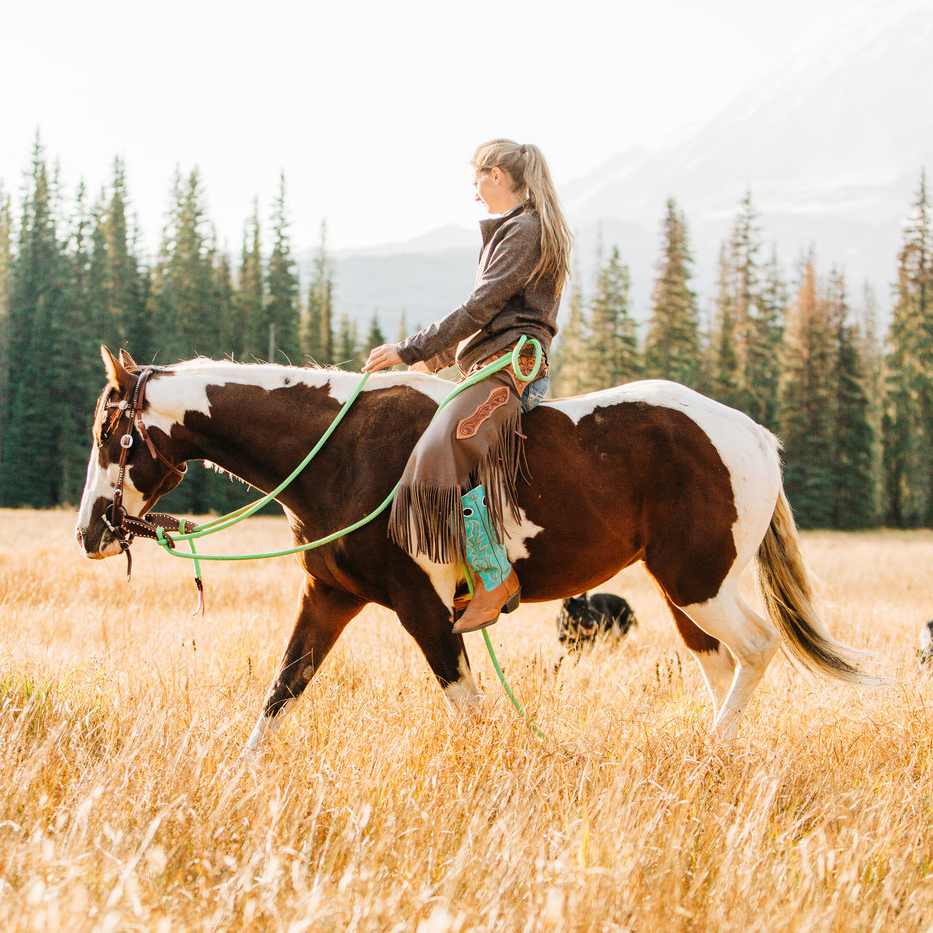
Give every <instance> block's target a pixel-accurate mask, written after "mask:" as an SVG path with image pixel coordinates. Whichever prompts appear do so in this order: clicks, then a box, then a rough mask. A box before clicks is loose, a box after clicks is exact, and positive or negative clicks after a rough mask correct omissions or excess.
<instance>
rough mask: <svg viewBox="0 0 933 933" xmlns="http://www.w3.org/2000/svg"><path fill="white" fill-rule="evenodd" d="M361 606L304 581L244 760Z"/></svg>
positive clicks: (276, 725) (314, 582) (355, 600)
mask: <svg viewBox="0 0 933 933" xmlns="http://www.w3.org/2000/svg"><path fill="white" fill-rule="evenodd" d="M364 605H366V604H365V602H364V601H363V600H361V599H359V598H357V597H356V596H351V595H350V594H349V593H344V592H341V591H340V590H335V589H332V588H331V587H329V586H326V585H324V584H322V583H320V582H319V581H317V580H315V579H314V578H313V577H309V578H308V580H307V581H306V583H305V585H304V587H303V589H302V591H301V596H300V598H299V600H298V618H297V619H296V620H295V628H294V630H293V631H292V636H291V638H290V639H289V640H288V646H287V647H286V649H285V656H284V657H283V658H282V663H281V664H280V665H279V673H278V675H277V677H276V678H275V680H274V681H273V683H272V686H271V687H270V688H269V693H268V695H267V696H266V701H265V703H264V704H263V710H262V713H261V714H260V716H259V719H258V721H257V722H256V725H255V727H254V728H253V731H252V734H251V735H250V737H249V741H247V743H246V748H245V749H244V751H243V755H244V757H246V756H252V755H254V754H255V753H256V752H258V751H259V749H260V747H261V745H262V744H263V742H264V741H266V740H267V739H268V738H270V737H271V736H272V735H274V734H275V732H276V731H277V730H278V728H279V726H280V725H281V724H282V720H283V719H284V717H285V714H286V713H287V712H288V711H289V709H291V707H292V706H293V705H294V703H295V701H296V700H297V699H298V697H299V696H300V695H301V691H302V690H304V688H305V687H307V685H308V683H309V682H310V680H311V678H312V677H313V676H314V674H315V672H316V671H317V669H318V668H319V667H320V666H321V663H322V662H323V660H324V658H325V657H327V653H328V651H330V649H331V648H333V646H334V642H336V641H337V638H338V637H339V636H340V633H341V632H342V631H343V630H344V629H345V628H346V626H347V623H348V622H349V621H350V620H351V619H352V618H353V617H354V616H355V615H356V614H357V613H358V612H359V611H360V610H361V609H362V608H363V606H364Z"/></svg>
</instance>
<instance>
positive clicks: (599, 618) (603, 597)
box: [557, 593, 637, 651]
mask: <svg viewBox="0 0 933 933" xmlns="http://www.w3.org/2000/svg"><path fill="white" fill-rule="evenodd" d="M636 622H637V620H636V619H635V613H634V612H633V611H632V607H631V606H630V605H629V604H628V602H626V600H624V599H623V598H622V597H621V596H615V595H614V594H612V593H594V594H593V595H592V596H587V594H586V593H581V594H580V595H579V596H571V597H569V598H568V599H565V600H564V601H563V603H562V604H561V608H560V614H559V615H558V617H557V637H558V639H559V640H560V643H561V644H562V645H563V646H564V647H565V648H567V649H568V650H569V651H577V650H579V649H580V648H582V647H583V645H585V644H588V643H589V642H591V641H593V640H594V639H595V638H596V636H597V635H599V634H600V633H602V632H605V633H607V634H608V633H611V634H613V635H615V636H616V637H617V638H621V637H622V636H623V635H625V634H626V633H627V632H628V630H629V629H630V628H631V627H632V626H633V625H635V624H636Z"/></svg>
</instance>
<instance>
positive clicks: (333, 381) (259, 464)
mask: <svg viewBox="0 0 933 933" xmlns="http://www.w3.org/2000/svg"><path fill="white" fill-rule="evenodd" d="M358 380H359V377H358V376H355V375H354V374H353V373H341V372H335V371H330V370H318V369H299V368H297V367H290V366H275V365H270V364H262V365H248V364H237V363H224V362H215V361H207V360H204V361H201V360H193V361H191V362H189V363H181V364H179V365H178V366H176V367H174V368H173V369H172V373H171V376H169V377H167V378H164V379H159V380H155V381H153V382H152V384H151V389H150V394H149V400H150V411H149V418H148V420H150V421H151V423H152V424H153V425H154V426H156V427H160V428H162V429H163V430H164V431H166V433H168V434H172V433H173V432H172V428H173V427H174V426H175V425H181V426H183V427H182V429H181V432H180V434H181V437H182V438H183V443H182V447H183V454H184V457H185V459H205V460H210V461H211V462H213V463H215V464H217V466H219V467H222V468H223V469H225V470H229V471H230V472H233V473H236V474H237V475H238V476H241V477H242V478H243V479H245V480H247V482H250V483H254V484H256V485H263V484H264V483H266V482H268V481H269V480H270V479H272V480H273V481H274V480H275V474H277V473H279V472H280V471H281V466H280V464H282V463H287V461H288V460H289V459H290V458H291V457H292V456H293V454H294V452H295V451H297V450H302V449H310V446H312V445H313V444H314V443H315V441H316V440H317V439H318V438H319V437H320V436H321V434H322V433H323V432H324V431H325V430H326V428H327V426H328V425H329V424H330V422H331V421H332V420H333V417H334V414H335V412H336V410H337V408H338V407H339V404H338V403H339V401H340V397H341V396H342V395H343V394H344V393H346V395H349V394H350V392H352V385H355V384H356V382H358ZM251 390H256V391H251ZM309 393H310V398H312V399H314V398H315V397H316V400H317V401H319V404H309V403H308V400H309ZM176 433H177V432H176ZM299 459H300V458H299ZM292 466H294V464H292ZM246 474H248V475H246Z"/></svg>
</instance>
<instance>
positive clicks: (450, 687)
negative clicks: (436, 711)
mask: <svg viewBox="0 0 933 933" xmlns="http://www.w3.org/2000/svg"><path fill="white" fill-rule="evenodd" d="M450 592H451V596H452V595H453V585H452V584H451V586H450ZM393 597H394V598H393V608H394V609H395V611H396V613H397V614H398V617H399V621H401V623H402V625H403V626H404V627H405V630H406V631H407V632H408V634H409V635H411V637H412V638H414V640H415V642H416V643H417V645H418V647H419V648H420V649H421V651H422V653H423V654H424V656H425V658H426V659H427V662H428V664H429V665H430V666H431V670H432V671H433V672H434V676H435V677H436V678H437V682H438V683H439V684H440V686H441V689H442V690H443V691H444V695H445V696H446V697H447V699H448V701H449V702H450V705H451V707H452V708H453V709H454V710H455V711H457V712H462V711H464V710H470V709H476V708H478V707H479V705H480V695H479V691H478V690H477V689H476V681H475V680H474V679H473V672H472V671H471V670H470V659H469V658H468V657H467V653H466V648H465V646H464V644H463V636H462V635H458V634H456V633H455V632H454V631H453V614H452V610H451V608H450V607H448V606H446V605H445V604H444V602H442V601H441V599H440V597H439V596H438V595H437V593H436V592H435V590H434V588H433V587H432V586H430V585H427V586H425V585H424V584H420V585H419V583H418V582H415V581H412V582H411V584H410V585H409V586H407V587H405V588H404V589H402V590H400V591H399V592H396V593H394V594H393Z"/></svg>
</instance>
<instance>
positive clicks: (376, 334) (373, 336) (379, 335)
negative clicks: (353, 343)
mask: <svg viewBox="0 0 933 933" xmlns="http://www.w3.org/2000/svg"><path fill="white" fill-rule="evenodd" d="M385 342H386V336H385V334H384V333H383V332H382V328H381V327H380V326H379V312H378V311H377V310H376V309H375V308H373V316H372V318H371V319H370V321H369V332H368V333H367V334H366V340H365V341H364V343H365V347H366V349H371V348H372V347H379V346H382V344H384V343H385Z"/></svg>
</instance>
